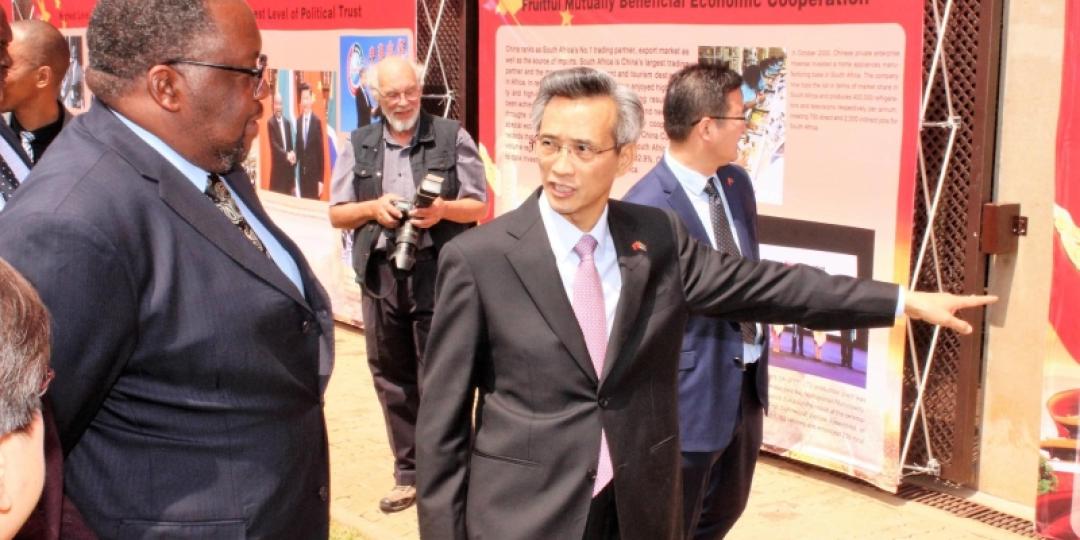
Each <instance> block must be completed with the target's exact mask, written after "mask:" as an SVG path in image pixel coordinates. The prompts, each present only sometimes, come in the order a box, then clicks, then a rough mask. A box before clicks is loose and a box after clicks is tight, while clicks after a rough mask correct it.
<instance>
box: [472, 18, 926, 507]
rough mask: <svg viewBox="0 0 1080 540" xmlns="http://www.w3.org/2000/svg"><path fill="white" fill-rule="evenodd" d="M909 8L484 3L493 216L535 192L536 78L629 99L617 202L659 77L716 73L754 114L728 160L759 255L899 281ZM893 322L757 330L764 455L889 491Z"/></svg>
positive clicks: (908, 149) (894, 404)
mask: <svg viewBox="0 0 1080 540" xmlns="http://www.w3.org/2000/svg"><path fill="white" fill-rule="evenodd" d="M922 21H923V3H922V2H920V1H916V0H900V1H892V2H879V1H872V0H812V1H811V0H794V1H793V0H592V1H578V0H569V1H567V0H560V1H554V0H497V1H496V0H486V1H485V0H480V1H479V22H480V43H479V57H480V62H479V93H480V95H479V114H480V141H479V142H480V144H481V153H482V155H483V156H484V158H485V161H486V162H487V163H488V164H489V182H490V184H491V192H492V193H493V194H494V203H493V208H494V211H495V213H496V214H501V213H504V212H506V211H509V210H511V209H513V208H515V207H516V206H517V205H518V204H520V203H521V201H522V200H523V199H524V198H526V197H527V196H529V195H530V194H531V193H533V192H534V191H535V190H536V188H537V187H538V186H539V169H538V167H537V163H536V161H537V160H536V158H535V156H534V155H533V154H532V152H531V151H530V138H531V136H532V135H533V134H534V133H535V132H534V128H533V126H532V124H531V118H530V108H531V103H532V100H533V98H534V96H535V93H536V89H537V85H538V82H539V80H540V79H541V78H542V77H543V76H544V75H545V74H546V73H548V72H550V71H552V70H554V69H559V68H564V67H570V66H590V67H596V68H600V69H604V70H606V71H608V72H609V73H611V74H612V75H614V76H615V77H616V78H617V79H618V80H619V81H620V82H622V83H624V84H626V85H628V86H630V87H631V88H632V89H633V90H635V91H636V92H637V94H638V95H639V96H640V98H641V100H642V102H643V103H644V105H645V108H646V118H645V130H644V133H643V134H642V137H641V140H640V141H639V142H638V152H637V157H636V162H635V163H634V165H633V167H632V169H631V171H630V172H629V173H628V174H626V175H625V176H623V177H621V178H619V179H618V180H616V184H615V188H614V190H613V196H615V197H619V196H621V195H622V194H623V193H625V192H626V190H627V189H628V188H629V187H630V186H632V185H633V184H634V183H635V182H636V181H637V180H638V179H639V178H640V177H641V176H642V175H644V174H645V173H646V172H647V171H649V169H651V168H652V167H653V165H655V164H656V163H657V162H658V161H659V160H660V159H661V157H662V156H663V153H664V149H665V148H666V146H667V141H666V137H665V134H664V131H663V119H662V115H661V107H662V101H663V95H664V91H665V88H666V85H667V80H668V78H669V76H670V75H671V74H672V73H673V72H674V71H676V70H677V69H678V68H679V67H681V66H683V65H685V64H687V63H692V62H699V61H700V62H709V63H725V64H727V65H728V66H729V67H731V68H733V69H735V70H737V71H740V72H741V73H742V74H743V76H744V78H745V79H746V80H747V83H748V84H747V86H746V88H745V89H744V96H745V100H746V101H747V102H748V103H750V104H751V111H750V114H749V116H748V130H747V135H746V136H745V137H744V139H743V140H742V141H741V142H740V155H739V159H738V161H737V163H738V164H740V165H741V166H743V167H744V168H745V169H746V170H747V171H748V172H749V174H750V176H751V178H752V181H753V183H754V189H755V193H756V195H757V199H758V205H759V212H760V213H761V214H762V218H761V222H760V224H759V229H760V235H759V236H760V239H761V242H762V250H761V252H762V256H763V257H764V258H768V259H773V260H778V261H783V262H799V263H805V264H811V265H814V266H818V267H820V268H823V269H825V270H826V271H829V272H832V273H837V274H846V275H854V276H860V277H873V278H876V279H880V280H887V281H894V282H899V283H902V284H906V283H907V282H908V279H909V268H910V266H909V265H910V252H911V242H912V239H911V231H912V213H913V211H912V208H913V197H914V181H915V177H916V175H915V163H916V144H917V140H918V128H919V126H918V119H919V93H920V82H921V81H920V77H921V61H922V50H921V47H922V24H923V22H922ZM904 331H905V329H904V327H903V325H900V326H897V327H895V328H893V329H890V330H873V331H865V330H858V331H851V330H843V329H837V330H835V331H829V332H813V331H810V330H808V329H804V328H800V327H798V326H794V325H775V326H770V327H769V334H770V335H771V340H770V357H769V361H770V372H771V373H770V380H771V391H770V408H769V416H768V418H767V420H766V426H765V444H766V447H767V448H768V449H769V450H772V451H774V452H778V453H781V454H784V455H786V456H790V457H793V458H796V459H800V460H804V461H807V462H811V463H814V464H817V465H821V466H824V467H827V468H830V469H834V470H837V471H841V472H844V473H846V474H849V475H852V476H855V477H858V478H861V479H864V480H866V481H868V482H871V483H873V484H875V485H877V486H879V487H881V488H883V489H887V490H894V489H895V488H896V486H897V485H898V483H899V480H900V476H901V468H900V464H899V456H900V432H901V425H900V423H901V422H900V421H901V399H902V396H901V393H902V391H901V387H902V376H903V360H904Z"/></svg>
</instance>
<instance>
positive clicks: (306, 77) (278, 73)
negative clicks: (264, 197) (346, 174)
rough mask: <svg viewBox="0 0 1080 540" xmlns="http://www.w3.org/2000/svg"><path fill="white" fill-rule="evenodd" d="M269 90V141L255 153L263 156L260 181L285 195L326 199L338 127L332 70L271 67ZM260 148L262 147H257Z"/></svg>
mask: <svg viewBox="0 0 1080 540" xmlns="http://www.w3.org/2000/svg"><path fill="white" fill-rule="evenodd" d="M267 73H268V75H267V77H268V80H269V81H270V91H269V95H268V96H267V98H266V100H265V101H264V104H263V107H264V111H267V112H268V114H266V116H265V121H264V123H263V126H262V129H261V130H260V134H261V135H263V136H264V137H265V141H266V143H264V144H259V145H256V146H255V147H254V148H253V149H252V150H253V153H261V152H265V153H266V154H265V155H266V156H267V157H266V159H261V160H259V162H260V163H261V167H260V168H259V170H260V173H261V174H252V178H259V186H260V187H261V188H263V189H267V190H270V191H273V192H276V193H281V194H283V195H289V196H292V197H299V198H303V199H311V200H316V201H319V200H321V201H325V200H327V198H328V197H329V192H330V186H329V179H330V171H331V169H332V168H333V163H334V160H335V158H336V156H337V153H338V151H337V144H338V143H337V140H336V139H337V137H336V132H337V130H336V129H335V128H334V125H333V123H331V122H327V119H328V118H329V119H332V118H334V111H335V109H336V107H337V103H336V99H335V97H334V95H333V94H334V92H333V87H334V82H335V78H336V76H337V75H336V74H335V73H334V72H332V71H293V70H287V69H271V70H268V71H267ZM259 151H261V152H259Z"/></svg>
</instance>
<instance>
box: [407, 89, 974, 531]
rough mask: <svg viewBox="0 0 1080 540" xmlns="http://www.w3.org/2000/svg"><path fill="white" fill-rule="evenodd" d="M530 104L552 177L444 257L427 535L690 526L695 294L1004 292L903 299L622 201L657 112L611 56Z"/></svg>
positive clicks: (736, 306)
mask: <svg viewBox="0 0 1080 540" xmlns="http://www.w3.org/2000/svg"><path fill="white" fill-rule="evenodd" d="M533 111H534V115H533V119H534V125H535V127H536V129H537V138H536V139H535V143H534V148H535V149H536V155H537V159H538V162H539V164H540V173H541V174H540V176H541V182H542V184H543V187H542V190H541V192H540V193H538V194H536V195H533V196H531V197H529V198H528V200H526V202H525V203H524V204H523V205H522V206H521V207H520V208H518V209H517V210H515V211H513V212H510V213H508V214H506V215H504V216H502V217H500V218H498V219H496V220H494V221H492V222H491V223H489V224H487V225H484V226H482V227H479V228H477V229H474V230H472V231H468V232H466V233H464V234H462V235H460V236H458V237H457V238H455V239H454V240H452V241H450V242H449V243H448V244H447V245H446V246H445V247H444V248H443V251H442V253H441V255H440V260H439V272H438V276H439V277H438V284H437V290H438V293H437V300H436V305H435V316H434V320H433V322H432V328H431V334H430V336H429V340H428V342H429V343H430V344H432V346H431V347H429V348H428V350H427V358H426V359H425V363H424V366H423V384H422V386H421V393H420V397H421V402H420V415H419V421H418V425H417V468H418V480H417V486H418V492H419V518H420V532H421V535H422V536H423V537H425V538H432V539H437V538H455V539H457V538H499V539H507V540H513V539H535V538H566V539H576V538H619V537H621V538H626V539H643V540H645V539H648V540H658V539H675V538H679V537H680V536H681V534H680V533H681V530H682V523H681V515H680V512H679V501H680V498H681V493H680V484H679V444H678V438H677V426H678V422H677V418H676V409H677V401H676V381H675V374H676V367H677V363H678V362H677V359H678V355H679V352H680V348H681V343H682V334H683V329H684V327H685V323H686V319H687V316H688V315H689V313H690V312H691V311H693V312H695V313H701V314H707V315H713V316H723V317H725V318H728V319H731V320H763V321H784V320H798V321H801V322H802V323H803V324H807V325H811V326H832V327H835V326H874V325H878V326H887V325H889V324H892V322H893V320H894V317H895V316H896V313H895V312H896V310H897V307H898V304H903V306H904V308H905V311H906V312H907V313H908V314H909V315H911V316H913V317H918V318H924V319H927V320H929V321H930V322H933V323H948V325H949V326H950V327H952V328H956V329H958V330H961V331H967V332H970V326H969V325H968V324H967V323H965V322H963V321H961V320H959V319H956V318H955V317H954V316H953V315H952V312H953V311H954V310H955V309H958V308H960V307H965V306H975V305H980V304H982V303H985V302H989V301H991V299H989V298H985V297H976V298H970V297H968V298H959V297H955V296H951V295H935V294H928V293H916V292H909V293H906V294H905V295H904V298H903V302H900V301H899V298H898V294H899V291H900V289H899V287H898V286H896V285H893V284H886V283H880V282H874V281H859V280H854V279H851V278H847V277H837V276H829V275H826V274H824V273H823V272H820V271H817V270H815V269H811V268H808V267H804V266H791V267H788V266H784V265H780V264H775V263H754V262H751V261H747V260H745V259H741V258H739V257H734V256H731V255H727V254H722V253H719V252H717V251H714V250H712V249H711V248H709V247H708V246H706V245H702V244H698V243H697V242H694V241H693V240H692V239H691V238H690V237H689V236H688V234H687V233H686V229H685V228H684V227H683V226H682V225H681V223H680V222H679V221H678V219H677V218H676V217H674V216H671V215H670V214H667V213H665V212H663V211H662V210H658V209H655V208H649V207H645V206H639V205H635V204H630V203H623V202H619V201H609V200H608V195H609V193H610V190H611V185H612V183H613V182H614V180H615V178H616V177H617V176H618V175H620V174H622V173H624V172H625V171H626V170H628V169H629V168H630V166H631V165H632V163H633V161H634V153H635V146H634V145H635V141H636V140H637V136H638V134H639V132H640V129H641V124H642V122H643V117H644V114H643V109H642V107H641V103H640V101H638V99H637V97H636V96H635V95H634V93H633V92H632V91H630V90H629V89H627V88H625V87H622V86H619V85H618V84H617V83H616V82H615V81H614V79H612V78H611V77H610V76H609V75H607V74H606V73H603V72H599V71H596V70H593V69H590V68H572V69H567V70H561V71H556V72H553V73H550V74H548V75H547V76H546V77H545V78H544V79H543V81H542V82H541V83H540V89H539V91H538V92H537V97H536V101H535V102H534V106H533ZM474 392H475V393H476V394H477V396H476V402H475V408H474V402H473V395H474ZM474 411H475V416H474Z"/></svg>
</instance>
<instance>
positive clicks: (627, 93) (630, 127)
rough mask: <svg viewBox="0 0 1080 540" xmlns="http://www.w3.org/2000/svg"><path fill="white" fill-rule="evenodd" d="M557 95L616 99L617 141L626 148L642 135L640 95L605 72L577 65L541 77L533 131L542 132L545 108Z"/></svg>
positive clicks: (534, 104) (533, 116)
mask: <svg viewBox="0 0 1080 540" xmlns="http://www.w3.org/2000/svg"><path fill="white" fill-rule="evenodd" d="M556 97H561V98H567V99H581V98H589V97H609V98H611V99H613V100H614V101H615V105H616V108H617V121H616V122H615V133H613V134H612V135H613V136H614V138H615V144H616V145H617V146H618V147H620V148H621V147H623V146H626V145H628V144H632V143H634V142H637V139H638V136H640V135H641V126H642V124H644V123H645V108H644V107H643V106H642V105H641V100H640V99H638V96H637V94H635V93H634V91H633V90H631V89H630V88H629V87H626V86H623V85H621V84H619V83H618V81H616V80H615V78H614V77H612V76H611V75H609V74H608V73H607V72H606V71H601V70H599V69H593V68H589V67H574V68H567V69H560V70H558V71H552V72H551V73H548V74H547V75H545V76H544V78H543V79H541V80H540V89H539V90H538V91H537V92H536V99H535V100H533V105H532V125H533V130H535V131H536V132H537V133H539V132H540V121H541V120H542V119H543V118H544V109H546V108H547V105H548V103H549V102H550V101H551V100H552V99H553V98H556Z"/></svg>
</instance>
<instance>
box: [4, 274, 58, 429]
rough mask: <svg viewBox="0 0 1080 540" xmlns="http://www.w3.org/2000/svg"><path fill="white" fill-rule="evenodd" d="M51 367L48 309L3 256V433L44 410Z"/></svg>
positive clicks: (23, 424) (17, 426)
mask: <svg viewBox="0 0 1080 540" xmlns="http://www.w3.org/2000/svg"><path fill="white" fill-rule="evenodd" d="M48 368H49V313H48V311H46V310H45V306H44V305H43V304H42V303H41V298H40V297H39V296H38V294H37V292H36V291H34V288H33V286H31V285H30V283H29V282H27V281H26V279H25V278H23V277H22V276H21V275H20V274H19V273H18V272H17V271H16V270H15V269H14V268H12V267H11V265H9V264H8V263H7V262H6V261H4V260H3V259H0V435H4V434H7V433H11V432H13V431H18V430H20V429H23V428H25V427H26V426H27V425H29V424H30V421H31V420H32V419H33V417H34V413H35V412H37V411H39V410H41V399H39V398H38V391H39V390H40V385H41V381H42V380H44V378H45V371H46V370H47V369H48Z"/></svg>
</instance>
